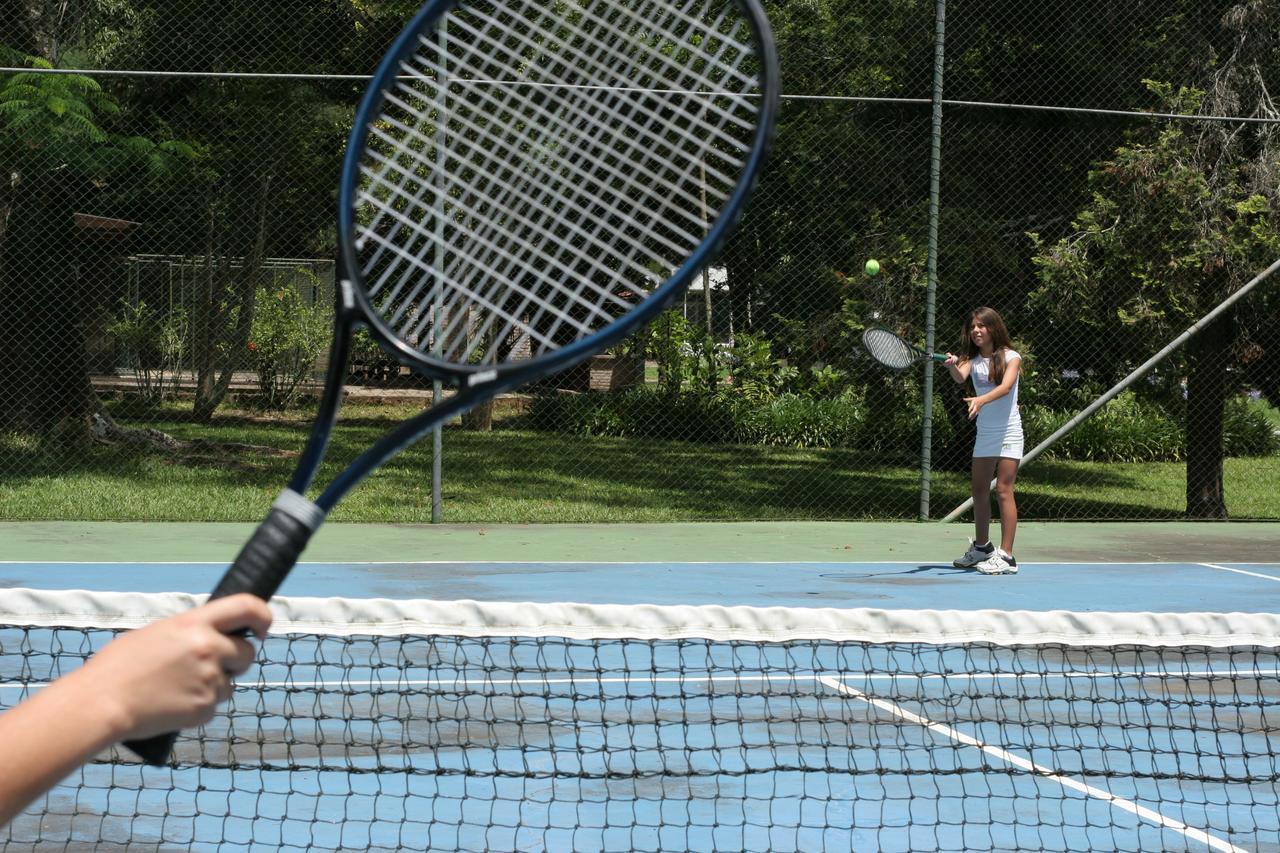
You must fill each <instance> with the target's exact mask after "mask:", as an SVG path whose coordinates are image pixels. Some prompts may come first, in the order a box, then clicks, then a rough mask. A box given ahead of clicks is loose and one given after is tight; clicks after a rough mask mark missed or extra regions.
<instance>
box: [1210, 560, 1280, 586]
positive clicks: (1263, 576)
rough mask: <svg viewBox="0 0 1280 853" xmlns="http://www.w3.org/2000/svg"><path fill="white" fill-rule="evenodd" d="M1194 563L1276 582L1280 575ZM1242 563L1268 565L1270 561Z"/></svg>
mask: <svg viewBox="0 0 1280 853" xmlns="http://www.w3.org/2000/svg"><path fill="white" fill-rule="evenodd" d="M1196 565H1197V566H1204V567H1205V568H1207V569H1218V570H1219V571H1223V572H1235V573H1236V574H1238V575H1248V576H1249V577H1251V578H1262V579H1263V580H1268V581H1278V582H1280V577H1276V576H1275V575H1264V574H1261V573H1260V572H1246V571H1245V570H1244V569H1233V568H1231V567H1230V566H1219V565H1218V564H1217V563H1196ZM1244 565H1246V566H1249V565H1267V566H1269V565H1271V564H1270V563H1256V564H1255V563H1245V564H1244Z"/></svg>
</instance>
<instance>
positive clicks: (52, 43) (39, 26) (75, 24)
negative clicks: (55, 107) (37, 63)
mask: <svg viewBox="0 0 1280 853" xmlns="http://www.w3.org/2000/svg"><path fill="white" fill-rule="evenodd" d="M89 5H90V4H88V3H85V2H82V1H81V2H78V1H77V0H63V2H58V3H49V2H47V0H9V2H5V3H4V4H3V6H2V7H0V8H4V9H5V11H4V13H3V14H0V20H3V21H4V23H3V24H0V44H4V45H5V46H7V47H11V48H13V49H14V50H18V51H21V52H22V53H26V54H31V55H33V56H40V57H43V58H44V59H47V60H49V61H50V62H52V63H54V64H55V65H56V64H57V63H58V57H59V56H61V54H62V48H63V45H65V44H66V43H67V42H69V41H71V40H72V39H74V38H75V37H76V35H77V34H78V33H79V32H80V27H81V25H82V24H83V23H84V18H85V15H86V13H87V12H88V11H89Z"/></svg>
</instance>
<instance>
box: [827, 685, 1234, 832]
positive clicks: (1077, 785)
mask: <svg viewBox="0 0 1280 853" xmlns="http://www.w3.org/2000/svg"><path fill="white" fill-rule="evenodd" d="M818 680H819V681H821V682H822V683H823V684H825V685H826V686H828V687H830V688H832V689H833V690H836V691H837V692H840V693H843V694H845V695H846V696H852V697H853V698H855V699H859V700H861V701H863V702H866V703H867V704H869V705H873V706H875V707H877V708H879V709H880V710H882V711H888V712H889V713H890V714H893V715H894V716H896V717H901V718H902V719H904V720H907V721H908V722H912V723H916V724H917V725H921V726H925V727H926V728H928V729H929V730H931V731H934V732H937V733H939V734H941V735H943V736H945V737H948V738H950V739H952V740H954V741H957V742H959V743H962V744H965V745H966V746H973V747H977V748H978V749H980V750H982V751H983V752H985V753H986V754H987V755H990V756H991V757H992V758H995V759H997V760H999V761H1003V762H1005V763H1006V764H1012V765H1013V766H1014V767H1018V768H1020V769H1022V770H1026V771H1028V772H1030V773H1035V774H1036V775H1038V776H1042V777H1044V778H1046V779H1049V780H1051V781H1053V782H1057V783H1058V784H1059V785H1061V786H1062V787H1064V788H1071V789H1072V790H1075V791H1080V792H1081V793H1083V794H1087V795H1089V796H1090V797H1095V798H1097V799H1099V800H1103V801H1104V802H1108V803H1110V804H1111V805H1113V806H1115V807H1116V808H1118V809H1121V810H1123V811H1127V812H1129V813H1131V814H1134V815H1137V816H1138V817H1140V818H1142V819H1143V820H1146V821H1149V822H1151V823H1155V824H1159V825H1160V826H1164V827H1168V828H1169V829H1172V830H1173V831H1175V832H1177V833H1179V834H1181V835H1184V836H1186V837H1187V838H1189V839H1191V840H1192V841H1199V842H1200V843H1201V844H1205V845H1207V846H1208V847H1209V848H1210V849H1211V850H1223V851H1228V853H1245V851H1244V850H1243V849H1242V848H1239V847H1236V846H1235V845H1234V844H1232V843H1230V842H1229V841H1226V840H1224V839H1221V838H1218V837H1216V836H1213V835H1210V834H1209V833H1207V832H1203V831H1202V830H1199V829H1195V828H1193V827H1190V826H1187V825H1186V824H1185V823H1183V822H1182V821H1179V820H1175V819H1174V818H1171V817H1168V816H1166V815H1163V814H1161V813H1160V812H1158V811H1155V810H1154V809H1149V808H1146V807H1145V806H1140V805H1138V804H1137V803H1135V802H1132V801H1131V800H1126V799H1123V798H1121V797H1117V796H1115V795H1113V794H1111V793H1110V792H1109V791H1104V790H1102V789H1101V788H1096V787H1094V786H1093V785H1088V784H1085V783H1084V782H1081V781H1079V780H1077V779H1072V778H1071V777H1069V776H1063V775H1061V774H1059V773H1056V772H1054V771H1053V770H1050V769H1049V768H1048V767H1043V766H1041V765H1039V764H1036V763H1035V762H1032V761H1029V760H1027V759H1025V758H1022V757H1021V756H1018V755H1014V754H1013V753H1011V752H1009V751H1008V750H1004V749H1001V748H1000V747H997V746H991V745H989V744H986V743H983V742H982V741H980V740H978V739H977V738H975V737H972V736H970V735H967V734H965V733H964V732H961V731H958V730H957V729H953V728H951V727H950V726H946V725H943V724H942V723H935V722H934V721H932V720H930V719H927V718H925V717H921V716H919V715H918V714H913V713H911V712H910V711H908V710H907V709H906V708H903V707H901V706H899V705H895V704H893V703H892V702H886V701H885V700H883V699H876V698H873V697H871V696H868V695H867V694H865V693H863V692H862V691H860V690H856V689H854V688H852V687H849V686H848V685H846V684H844V683H843V682H841V681H839V680H838V679H835V678H830V677H828V676H821V677H819V679H818Z"/></svg>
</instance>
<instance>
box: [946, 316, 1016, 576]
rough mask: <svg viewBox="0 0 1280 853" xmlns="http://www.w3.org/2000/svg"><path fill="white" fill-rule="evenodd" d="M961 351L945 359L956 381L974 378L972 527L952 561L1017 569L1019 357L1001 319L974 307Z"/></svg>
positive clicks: (983, 568)
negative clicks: (995, 508) (996, 529)
mask: <svg viewBox="0 0 1280 853" xmlns="http://www.w3.org/2000/svg"><path fill="white" fill-rule="evenodd" d="M960 350H961V351H960V354H959V355H953V354H952V353H947V360H946V361H945V362H944V364H945V365H946V367H947V369H948V370H949V371H950V372H951V378H952V379H954V380H955V381H956V382H957V383H958V384H964V383H965V382H966V381H967V380H969V379H972V380H973V389H974V396H972V397H965V402H966V403H968V404H969V420H973V419H974V418H977V421H978V437H977V439H976V440H975V441H974V444H973V469H972V470H973V528H974V538H973V540H972V541H970V543H969V550H967V551H965V553H964V556H963V557H960V558H959V559H958V560H955V562H954V563H953V565H956V566H959V567H964V568H977V570H978V571H980V572H982V573H983V574H986V575H1006V574H1008V575H1011V574H1015V573H1017V571H1018V561H1017V560H1015V559H1014V558H1013V537H1014V534H1015V533H1016V532H1017V528H1018V505H1017V503H1015V502H1014V499H1013V483H1014V481H1015V480H1016V479H1017V477H1018V462H1019V460H1021V459H1022V418H1021V417H1020V416H1019V414H1018V373H1019V370H1020V368H1021V366H1022V356H1020V355H1018V353H1016V352H1014V350H1013V348H1012V347H1010V346H1009V331H1008V329H1006V328H1005V325H1004V320H1002V319H1001V317H1000V315H999V314H998V313H996V311H994V310H993V309H991V308H978V309H977V310H975V311H974V312H973V313H972V314H970V315H969V319H968V320H967V321H965V324H964V326H963V328H962V329H961V331H960ZM993 477H994V478H995V481H996V502H997V503H998V504H999V505H1000V547H999V548H996V547H994V546H993V545H992V543H991V541H990V538H989V536H988V532H989V528H990V526H991V489H990V486H991V480H992V478H993Z"/></svg>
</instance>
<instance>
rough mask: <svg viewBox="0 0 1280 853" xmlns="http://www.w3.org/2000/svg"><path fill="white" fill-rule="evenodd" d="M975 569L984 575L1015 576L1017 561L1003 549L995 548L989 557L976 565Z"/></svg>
mask: <svg viewBox="0 0 1280 853" xmlns="http://www.w3.org/2000/svg"><path fill="white" fill-rule="evenodd" d="M975 568H976V569H977V570H978V571H980V572H982V573H983V574H984V575H1016V574H1017V573H1018V561H1017V560H1015V559H1013V555H1012V554H1010V553H1008V552H1007V551H1005V550H1004V549H1003V548H997V549H995V550H994V551H992V552H991V556H989V557H987V558H986V559H985V560H983V561H982V562H981V563H978V564H977V566H975Z"/></svg>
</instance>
